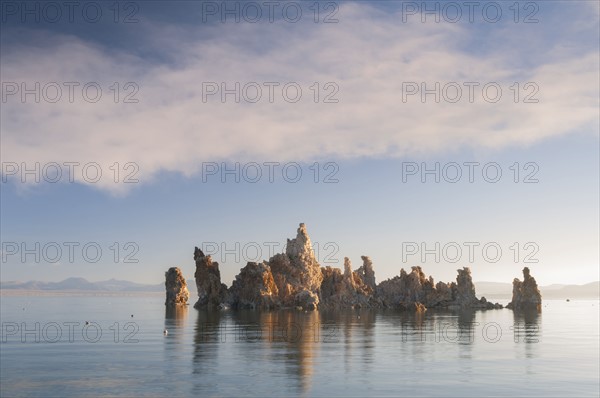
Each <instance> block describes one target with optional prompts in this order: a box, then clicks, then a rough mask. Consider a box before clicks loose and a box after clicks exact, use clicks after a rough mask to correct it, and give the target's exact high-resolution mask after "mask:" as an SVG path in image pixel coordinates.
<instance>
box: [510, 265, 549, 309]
mask: <svg viewBox="0 0 600 398" xmlns="http://www.w3.org/2000/svg"><path fill="white" fill-rule="evenodd" d="M506 308H510V309H514V310H537V311H541V310H542V294H541V293H540V289H538V285H537V283H536V281H535V278H534V277H533V276H531V275H530V274H529V268H527V267H525V268H523V282H521V281H520V280H519V279H518V278H515V279H514V280H513V296H512V301H511V302H510V303H509V304H508V305H507V306H506Z"/></svg>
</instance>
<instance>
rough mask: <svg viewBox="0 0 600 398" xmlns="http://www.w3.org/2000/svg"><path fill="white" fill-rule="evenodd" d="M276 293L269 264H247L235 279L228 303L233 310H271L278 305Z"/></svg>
mask: <svg viewBox="0 0 600 398" xmlns="http://www.w3.org/2000/svg"><path fill="white" fill-rule="evenodd" d="M278 293H279V291H278V289H277V285H276V284H275V280H274V279H273V274H272V273H271V267H269V264H267V263H266V262H263V263H255V262H249V263H248V264H246V266H245V267H244V268H242V269H241V271H240V273H239V275H237V276H236V277H235V280H234V281H233V284H232V285H231V288H230V289H229V295H228V296H229V297H228V301H229V304H230V305H231V306H232V307H233V308H252V309H272V308H276V307H278V306H279V305H280V300H279V294H278Z"/></svg>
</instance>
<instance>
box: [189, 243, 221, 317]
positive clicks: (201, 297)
mask: <svg viewBox="0 0 600 398" xmlns="http://www.w3.org/2000/svg"><path fill="white" fill-rule="evenodd" d="M194 260H195V261H196V273H195V274H194V277H195V278H196V287H197V288H198V301H197V302H196V304H195V305H194V308H206V307H208V308H212V307H217V306H218V305H220V304H221V303H222V302H223V301H224V300H225V295H226V293H227V286H225V284H223V283H221V273H220V272H219V263H217V262H216V261H215V262H213V261H212V258H211V257H210V256H205V255H204V253H202V250H200V249H198V248H197V247H196V249H195V250H194Z"/></svg>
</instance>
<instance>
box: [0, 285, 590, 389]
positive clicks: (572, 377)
mask: <svg viewBox="0 0 600 398" xmlns="http://www.w3.org/2000/svg"><path fill="white" fill-rule="evenodd" d="M163 303H164V298H163V297H162V295H161V296H158V295H149V296H131V297H124V296H104V297H103V296H56V297H38V296H3V297H2V299H1V309H2V312H1V314H2V343H1V344H0V361H1V364H0V365H1V369H0V373H1V381H2V383H1V394H2V396H44V397H47V396H61V397H81V396H189V395H195V396H281V395H301V396H360V397H362V396H366V395H376V396H417V395H418V396H461V397H465V396H472V397H480V396H507V397H508V396H510V397H512V396H545V397H547V396H560V397H563V396H578V397H580V396H596V397H597V396H598V395H599V394H600V387H599V379H598V377H599V376H598V375H599V364H598V361H599V343H598V341H599V332H598V321H599V320H598V301H592V300H587V301H583V300H582V301H571V302H565V301H549V300H547V301H545V302H544V307H543V311H542V313H541V314H538V313H513V311H510V310H508V309H503V310H491V311H477V312H472V311H463V312H454V311H431V310H430V311H427V312H426V313H425V314H423V315H415V314H409V313H404V312H397V311H369V310H350V311H342V312H336V313H333V312H303V311H295V310H293V311H291V310H285V311H272V312H259V311H222V312H208V311H197V310H195V309H194V308H192V307H185V308H179V309H176V310H167V309H166V308H165V306H164V304H163ZM132 315H133V317H132ZM86 321H88V322H89V325H85V322H86ZM164 330H167V334H166V335H165V334H164ZM36 340H37V342H36Z"/></svg>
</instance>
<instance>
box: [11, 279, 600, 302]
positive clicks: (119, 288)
mask: <svg viewBox="0 0 600 398" xmlns="http://www.w3.org/2000/svg"><path fill="white" fill-rule="evenodd" d="M187 283H188V289H189V290H190V293H192V297H195V294H196V283H195V282H194V280H193V279H189V280H188V281H187ZM0 289H1V290H11V291H13V290H15V291H16V290H21V291H24V290H35V291H56V292H61V291H77V292H149V293H152V292H163V291H164V289H165V285H164V283H158V284H156V285H147V284H141V283H135V282H130V281H121V280H117V279H110V280H107V281H101V282H89V281H88V280H86V279H84V278H67V279H65V280H63V281H60V282H40V281H29V282H19V281H7V282H0ZM475 289H476V292H477V295H478V296H485V297H486V298H488V299H493V298H506V297H511V295H512V284H510V283H502V282H475ZM540 290H541V292H542V297H544V298H548V299H550V298H561V299H562V298H565V299H566V298H599V297H600V281H596V282H591V283H586V284H585V285H560V284H554V285H548V286H541V287H540Z"/></svg>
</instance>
